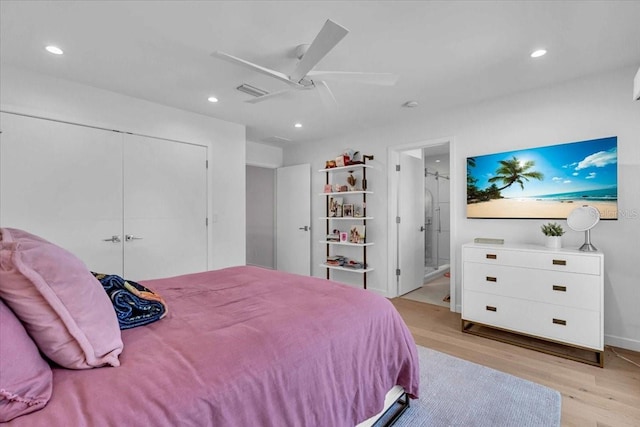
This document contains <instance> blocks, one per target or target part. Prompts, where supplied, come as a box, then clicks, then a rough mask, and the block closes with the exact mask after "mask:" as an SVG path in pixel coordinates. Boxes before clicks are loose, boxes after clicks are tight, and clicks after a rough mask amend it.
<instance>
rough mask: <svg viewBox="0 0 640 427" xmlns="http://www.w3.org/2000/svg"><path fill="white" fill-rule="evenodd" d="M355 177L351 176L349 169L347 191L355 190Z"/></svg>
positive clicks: (351, 172)
mask: <svg viewBox="0 0 640 427" xmlns="http://www.w3.org/2000/svg"><path fill="white" fill-rule="evenodd" d="M356 182H357V181H356V177H355V176H353V171H349V176H348V177H347V184H349V191H356Z"/></svg>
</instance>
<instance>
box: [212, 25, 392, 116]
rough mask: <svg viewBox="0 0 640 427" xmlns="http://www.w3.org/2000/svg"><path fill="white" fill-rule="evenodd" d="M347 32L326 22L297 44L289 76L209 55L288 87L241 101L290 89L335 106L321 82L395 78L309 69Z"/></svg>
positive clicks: (373, 81) (384, 83)
mask: <svg viewBox="0 0 640 427" xmlns="http://www.w3.org/2000/svg"><path fill="white" fill-rule="evenodd" d="M348 33H349V30H347V29H346V28H344V27H343V26H341V25H339V24H336V23H335V22H333V21H332V20H330V19H328V20H327V21H326V22H325V23H324V25H323V26H322V29H321V30H320V32H319V33H318V35H317V36H316V38H315V39H314V40H313V42H311V44H310V45H307V44H301V45H298V47H297V48H296V56H297V57H298V59H299V60H300V62H298V65H297V66H296V68H295V70H293V72H292V73H291V74H290V75H286V74H284V73H282V72H279V71H275V70H272V69H269V68H266V67H263V66H260V65H257V64H254V63H252V62H249V61H246V60H244V59H241V58H238V57H235V56H232V55H229V54H228V53H224V52H220V51H215V52H213V53H212V54H211V55H212V56H214V57H216V58H220V59H223V60H225V61H229V62H232V63H234V64H238V65H241V66H244V67H246V68H249V69H251V70H253V71H256V72H258V73H261V74H264V75H267V76H270V77H273V78H275V79H278V80H280V81H282V82H285V83H287V84H289V85H290V86H291V89H284V90H281V91H276V92H271V93H266V94H264V95H261V96H257V97H255V98H252V99H249V100H247V101H245V102H249V103H252V104H255V103H257V102H262V101H265V100H268V99H271V98H274V97H277V96H281V95H283V94H285V93H287V92H289V91H291V90H293V89H299V90H302V89H316V90H317V93H318V95H319V96H320V98H321V100H322V101H323V103H325V104H326V105H331V106H336V105H337V103H336V99H335V97H334V96H333V93H332V92H331V90H330V89H329V86H328V85H327V83H326V82H325V80H329V81H330V80H334V81H338V80H339V81H348V82H354V83H365V84H373V85H382V86H392V85H394V84H395V83H396V81H397V80H398V76H397V75H395V74H389V73H362V72H349V71H316V70H313V67H315V66H316V64H317V63H318V62H320V61H321V60H322V58H324V57H325V56H326V55H327V54H328V53H329V52H330V51H331V50H332V49H333V48H334V47H335V46H336V45H337V44H338V43H339V42H340V40H342V39H343V38H344V37H345V36H346V35H347V34H348Z"/></svg>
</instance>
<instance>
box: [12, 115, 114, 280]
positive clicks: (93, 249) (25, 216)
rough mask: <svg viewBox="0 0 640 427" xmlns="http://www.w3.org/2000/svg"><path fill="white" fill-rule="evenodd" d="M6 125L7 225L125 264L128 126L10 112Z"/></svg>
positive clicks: (104, 266)
mask: <svg viewBox="0 0 640 427" xmlns="http://www.w3.org/2000/svg"><path fill="white" fill-rule="evenodd" d="M0 126H1V128H2V129H1V130H2V134H1V135H0V225H1V226H2V227H12V228H20V229H23V230H25V231H28V232H30V233H33V234H36V235H39V236H41V237H42V238H44V239H47V240H49V241H51V242H52V243H55V244H57V245H58V246H61V247H63V248H65V249H67V250H69V251H70V252H72V253H74V254H75V255H77V256H78V257H79V258H80V259H82V260H83V261H84V263H85V264H86V265H87V267H88V268H89V269H90V270H93V271H97V272H104V273H118V272H121V271H122V243H123V241H122V238H123V236H122V137H123V134H121V133H117V132H113V131H106V130H100V129H94V128H89V127H84V126H77V125H71V124H67V123H61V122H55V121H50V120H44V119H36V118H32V117H24V116H18V115H15V114H7V113H0ZM112 236H116V237H114V238H113V241H111V240H110V239H112Z"/></svg>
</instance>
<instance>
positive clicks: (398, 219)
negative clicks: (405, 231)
mask: <svg viewBox="0 0 640 427" xmlns="http://www.w3.org/2000/svg"><path fill="white" fill-rule="evenodd" d="M396 224H400V217H399V216H397V217H396Z"/></svg>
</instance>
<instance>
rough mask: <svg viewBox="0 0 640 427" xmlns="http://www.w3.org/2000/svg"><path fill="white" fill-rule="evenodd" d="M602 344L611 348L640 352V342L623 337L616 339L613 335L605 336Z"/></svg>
mask: <svg viewBox="0 0 640 427" xmlns="http://www.w3.org/2000/svg"><path fill="white" fill-rule="evenodd" d="M604 344H605V345H610V346H613V347H620V348H624V349H626V350H632V351H640V341H638V340H632V339H629V338H624V337H617V336H615V335H605V336H604Z"/></svg>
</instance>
